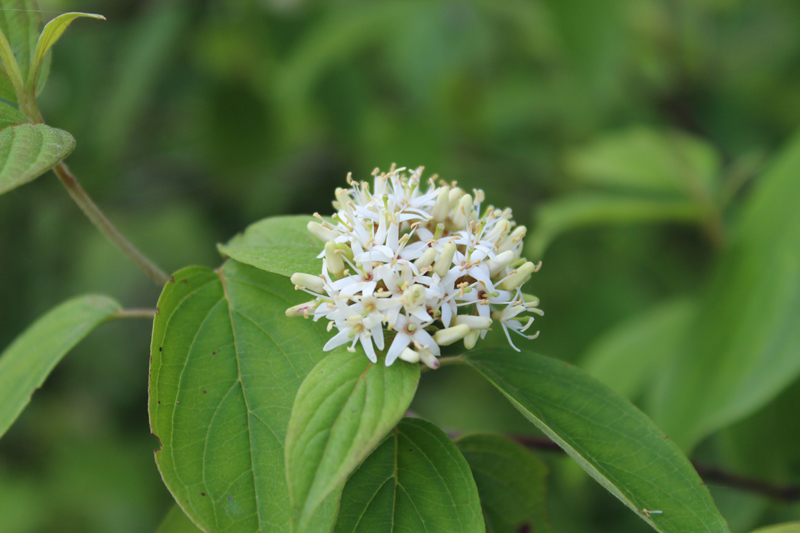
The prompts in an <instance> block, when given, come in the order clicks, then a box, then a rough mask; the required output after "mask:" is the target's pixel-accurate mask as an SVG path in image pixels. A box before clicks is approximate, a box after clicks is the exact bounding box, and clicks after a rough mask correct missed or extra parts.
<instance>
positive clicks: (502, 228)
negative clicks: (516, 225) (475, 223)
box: [484, 219, 509, 241]
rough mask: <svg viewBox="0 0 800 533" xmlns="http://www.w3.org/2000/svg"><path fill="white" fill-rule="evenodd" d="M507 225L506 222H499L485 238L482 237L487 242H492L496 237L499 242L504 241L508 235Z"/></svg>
mask: <svg viewBox="0 0 800 533" xmlns="http://www.w3.org/2000/svg"><path fill="white" fill-rule="evenodd" d="M508 228H509V223H508V220H505V219H503V220H501V221H499V222H498V223H497V224H495V226H494V227H493V228H492V231H490V232H489V233H488V234H487V235H486V237H484V238H485V239H486V240H487V241H494V240H495V239H497V238H498V237H499V238H500V240H502V239H505V238H506V235H507V234H508Z"/></svg>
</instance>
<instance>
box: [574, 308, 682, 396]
mask: <svg viewBox="0 0 800 533" xmlns="http://www.w3.org/2000/svg"><path fill="white" fill-rule="evenodd" d="M696 314H697V303H696V302H695V301H694V300H690V299H680V300H672V301H669V302H666V303H663V304H660V305H657V306H655V307H654V308H652V309H650V310H648V311H647V312H645V313H642V314H640V315H637V316H635V317H633V318H631V319H629V320H626V321H624V322H623V323H622V324H620V325H619V326H617V327H614V328H612V329H611V330H610V331H609V332H608V333H606V334H604V335H603V336H601V337H600V338H599V339H598V340H597V341H596V342H595V343H594V344H593V345H592V346H591V347H590V348H589V350H588V352H587V354H586V356H585V357H584V359H583V362H582V364H581V367H583V369H584V370H586V372H588V373H589V374H590V375H591V376H593V377H594V378H596V379H598V380H600V381H601V382H603V383H605V384H606V385H608V386H609V387H610V388H612V389H613V390H614V392H616V393H617V394H619V395H620V396H623V397H625V398H628V399H633V398H635V397H637V396H638V395H639V394H641V393H642V392H643V389H644V387H645V386H646V385H647V383H648V382H649V381H650V380H651V379H652V378H653V376H654V374H655V372H656V371H658V370H659V369H661V368H663V367H664V365H665V364H666V363H668V362H669V361H671V360H672V359H673V358H674V357H676V356H677V354H678V353H679V352H680V350H681V348H682V347H683V342H684V340H685V338H686V333H687V331H688V330H689V327H690V325H691V324H692V320H694V319H695V317H696Z"/></svg>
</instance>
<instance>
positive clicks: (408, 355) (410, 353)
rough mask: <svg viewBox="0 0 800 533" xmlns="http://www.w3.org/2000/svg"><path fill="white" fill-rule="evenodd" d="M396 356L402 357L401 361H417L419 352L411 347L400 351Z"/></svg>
mask: <svg viewBox="0 0 800 533" xmlns="http://www.w3.org/2000/svg"><path fill="white" fill-rule="evenodd" d="M398 358H400V359H402V360H403V361H408V362H409V363H419V354H418V353H417V352H415V351H414V350H412V349H411V348H406V349H405V350H403V351H402V352H400V355H399V356H398Z"/></svg>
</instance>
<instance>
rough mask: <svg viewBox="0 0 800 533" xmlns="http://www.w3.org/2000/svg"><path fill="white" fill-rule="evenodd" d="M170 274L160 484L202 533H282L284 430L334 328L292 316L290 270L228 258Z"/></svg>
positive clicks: (157, 355) (157, 351) (328, 512)
mask: <svg viewBox="0 0 800 533" xmlns="http://www.w3.org/2000/svg"><path fill="white" fill-rule="evenodd" d="M173 278H174V282H172V283H167V285H166V287H165V288H164V292H163V293H162V294H161V298H160V299H159V302H158V310H159V314H158V315H157V316H156V320H155V324H154V327H153V343H152V347H151V353H152V359H151V366H150V400H149V412H150V424H151V428H152V431H153V434H155V435H157V436H158V438H159V439H160V440H161V445H162V447H161V449H160V450H159V451H157V452H156V463H157V464H158V468H159V470H160V471H161V475H162V477H163V479H164V482H165V483H166V485H167V487H168V488H169V490H170V492H172V495H173V496H174V497H175V500H176V501H177V502H178V504H179V505H180V506H181V508H182V509H183V510H184V512H186V514H188V515H189V516H190V517H191V518H192V520H193V521H194V522H195V523H196V524H198V526H200V528H201V529H203V530H204V531H215V532H216V531H256V530H259V529H260V530H261V531H262V532H284V531H287V530H288V529H289V528H290V522H291V518H292V513H291V510H290V506H289V492H288V489H287V485H286V474H285V470H284V452H283V445H284V441H285V437H286V428H287V426H288V424H289V415H290V413H291V409H292V403H293V401H294V397H295V395H296V394H297V390H298V389H299V387H300V384H301V383H302V381H303V379H305V377H306V375H307V374H308V373H309V372H310V371H311V369H312V368H314V366H315V365H316V364H317V363H318V362H319V361H320V359H322V357H323V356H324V355H327V354H323V352H322V346H323V345H324V343H325V341H326V338H327V337H328V335H327V334H326V333H325V331H324V328H323V327H322V326H321V325H319V324H315V323H313V322H311V321H308V320H303V319H290V318H287V317H286V316H285V314H284V312H285V310H286V308H287V307H289V306H291V305H294V304H296V303H299V302H298V297H299V298H300V299H302V294H300V293H297V292H296V291H294V289H293V287H292V285H291V283H289V281H288V280H287V279H286V278H284V277H281V276H277V275H275V274H270V273H268V272H264V271H262V270H259V269H256V268H253V267H251V266H248V265H243V264H240V263H236V262H235V261H228V262H226V263H225V265H224V266H223V267H222V268H221V269H219V270H217V271H212V270H209V269H207V268H201V267H190V268H187V269H184V270H181V271H179V272H177V273H176V274H175V275H174V277H173ZM336 496H338V495H337V494H334V495H333V496H332V497H331V498H329V500H328V502H326V504H325V505H323V506H321V508H320V512H319V515H318V516H317V518H316V524H317V525H318V526H319V527H320V531H326V530H328V529H330V525H331V524H332V523H333V520H334V517H335V511H336V498H335V497H336Z"/></svg>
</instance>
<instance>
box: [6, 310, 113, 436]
mask: <svg viewBox="0 0 800 533" xmlns="http://www.w3.org/2000/svg"><path fill="white" fill-rule="evenodd" d="M119 310H120V306H119V304H118V303H117V302H115V301H114V300H112V299H110V298H108V297H106V296H80V297H78V298H74V299H72V300H68V301H66V302H64V303H62V304H61V305H59V306H58V307H56V308H54V309H52V310H51V311H49V312H48V313H47V314H46V315H44V316H43V317H41V318H40V319H39V320H37V321H36V322H34V323H33V325H31V326H30V327H29V328H28V329H27V330H25V332H23V333H22V335H20V336H19V337H17V338H16V340H14V342H13V343H12V344H11V345H10V346H9V347H8V348H6V350H5V351H4V352H3V354H2V355H1V356H0V435H3V434H4V433H5V432H6V430H7V429H8V428H9V427H10V426H11V424H12V423H13V422H14V420H16V418H17V416H19V414H20V413H21V412H22V410H23V409H25V406H26V405H28V402H30V400H31V396H32V395H33V393H34V392H35V391H36V389H38V388H39V387H41V386H42V383H44V380H45V379H47V376H48V375H49V374H50V372H51V371H52V370H53V367H55V366H56V364H58V362H59V361H60V360H61V358H62V357H64V355H66V353H67V352H68V351H70V350H71V349H72V347H73V346H75V345H76V344H78V342H79V341H80V340H81V339H83V338H84V337H85V336H86V335H88V334H89V332H90V331H92V330H93V329H94V328H95V327H97V326H98V325H99V324H100V323H102V322H104V321H105V320H107V319H108V318H109V317H111V316H112V315H113V314H114V313H116V312H117V311H119Z"/></svg>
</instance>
